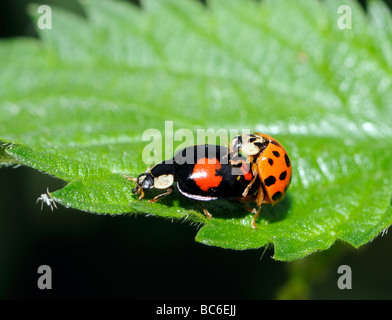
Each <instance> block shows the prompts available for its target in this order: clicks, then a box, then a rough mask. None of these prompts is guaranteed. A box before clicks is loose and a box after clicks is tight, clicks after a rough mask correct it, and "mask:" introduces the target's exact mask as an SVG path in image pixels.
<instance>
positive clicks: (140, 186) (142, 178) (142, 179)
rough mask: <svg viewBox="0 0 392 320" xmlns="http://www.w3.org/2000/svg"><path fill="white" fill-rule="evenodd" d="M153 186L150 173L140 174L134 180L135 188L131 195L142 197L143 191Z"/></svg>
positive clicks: (152, 178)
mask: <svg viewBox="0 0 392 320" xmlns="http://www.w3.org/2000/svg"><path fill="white" fill-rule="evenodd" d="M153 186H154V177H153V176H152V174H151V173H142V174H140V175H139V176H138V177H137V179H136V187H135V188H134V189H133V190H132V192H133V193H135V194H138V195H142V194H143V190H148V189H150V188H152V187H153Z"/></svg>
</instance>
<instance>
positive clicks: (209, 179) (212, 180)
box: [192, 158, 222, 192]
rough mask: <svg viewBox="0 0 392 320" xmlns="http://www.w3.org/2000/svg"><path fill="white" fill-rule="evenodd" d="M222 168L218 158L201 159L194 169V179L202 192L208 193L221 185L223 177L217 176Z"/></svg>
mask: <svg viewBox="0 0 392 320" xmlns="http://www.w3.org/2000/svg"><path fill="white" fill-rule="evenodd" d="M220 168H222V165H221V164H220V162H219V161H218V159H217V158H212V159H207V158H201V159H199V160H198V161H197V163H196V164H195V167H194V168H193V173H192V179H193V180H194V181H195V183H196V185H197V186H198V187H199V188H200V189H201V190H203V191H205V192H207V191H208V190H209V189H211V188H216V187H218V186H219V185H220V183H221V181H222V177H221V176H218V175H217V174H216V171H217V170H219V169H220Z"/></svg>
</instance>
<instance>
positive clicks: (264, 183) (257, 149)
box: [230, 132, 292, 228]
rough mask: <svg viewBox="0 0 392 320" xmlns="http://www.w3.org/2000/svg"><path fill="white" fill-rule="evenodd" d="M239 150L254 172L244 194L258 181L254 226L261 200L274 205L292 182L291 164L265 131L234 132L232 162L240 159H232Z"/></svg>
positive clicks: (235, 162)
mask: <svg viewBox="0 0 392 320" xmlns="http://www.w3.org/2000/svg"><path fill="white" fill-rule="evenodd" d="M238 153H241V154H243V155H244V156H246V157H247V160H248V161H249V162H250V163H251V167H252V175H253V179H252V181H251V182H250V183H249V185H248V188H247V189H246V190H245V191H244V194H243V197H246V196H247V191H248V190H249V189H250V187H252V186H253V184H254V183H255V181H256V180H259V181H260V186H259V190H258V193H257V194H256V204H257V206H258V207H259V209H258V211H257V212H256V214H255V216H254V218H253V221H252V226H253V228H256V223H255V219H256V218H257V217H258V215H259V212H260V206H261V204H263V203H265V204H271V205H273V206H274V205H275V204H277V203H278V202H279V201H281V200H283V198H284V197H285V195H286V192H287V189H288V188H289V186H290V183H291V175H292V165H291V161H290V158H289V156H288V154H287V152H286V150H285V149H284V148H283V146H282V145H281V144H280V143H279V142H278V141H277V140H276V139H274V138H272V137H271V136H269V135H267V134H262V133H258V132H256V133H252V134H244V135H239V136H236V137H235V138H234V139H233V140H232V142H231V145H230V154H231V157H230V158H231V160H230V161H231V162H230V163H231V165H238V164H239V163H241V162H242V160H233V159H235V158H236V156H237V155H238ZM257 178H258V179H257Z"/></svg>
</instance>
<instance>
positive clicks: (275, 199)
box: [272, 191, 282, 201]
mask: <svg viewBox="0 0 392 320" xmlns="http://www.w3.org/2000/svg"><path fill="white" fill-rule="evenodd" d="M281 197H282V192H280V191H278V192H275V193H274V194H273V195H272V200H274V201H277V200H279V199H280V198H281Z"/></svg>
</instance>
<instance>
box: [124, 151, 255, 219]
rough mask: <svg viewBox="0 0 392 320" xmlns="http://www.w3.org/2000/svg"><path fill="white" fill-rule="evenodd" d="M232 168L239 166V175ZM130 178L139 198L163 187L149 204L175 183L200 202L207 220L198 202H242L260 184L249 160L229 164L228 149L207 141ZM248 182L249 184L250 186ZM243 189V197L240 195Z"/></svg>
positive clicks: (208, 214)
mask: <svg viewBox="0 0 392 320" xmlns="http://www.w3.org/2000/svg"><path fill="white" fill-rule="evenodd" d="M235 167H237V168H238V169H240V171H241V172H240V174H237V173H239V171H237V172H235V171H234V170H233V169H234V168H235ZM130 179H131V180H133V181H134V182H135V183H136V187H135V188H134V189H133V190H132V192H133V193H134V194H136V195H138V196H139V198H138V199H139V200H141V199H142V198H143V197H144V193H145V191H146V190H149V189H152V188H155V189H162V190H166V191H165V192H164V193H161V194H159V195H157V196H156V197H154V198H153V199H151V200H149V202H150V203H154V202H155V201H157V200H158V199H160V198H162V197H164V196H166V195H168V194H170V193H172V192H173V191H174V183H176V185H177V189H178V191H179V192H180V193H181V194H182V195H184V196H185V197H187V198H190V199H193V200H196V201H198V202H199V204H200V205H201V207H202V209H203V213H204V214H205V216H206V217H207V218H209V219H211V217H212V215H211V213H209V212H208V211H207V209H206V208H205V206H204V205H203V204H202V203H201V202H200V201H211V200H217V199H230V200H238V201H240V202H244V199H245V198H246V197H252V196H253V194H255V193H256V192H258V188H259V184H260V183H259V182H258V180H257V181H254V177H253V174H252V172H251V170H250V164H249V163H246V162H241V163H239V164H235V165H231V164H230V159H229V148H227V147H223V146H217V145H210V144H206V145H194V146H190V147H187V148H184V149H182V150H181V151H179V152H178V153H177V154H176V155H175V156H174V157H173V158H172V159H169V160H165V161H163V162H161V163H158V164H156V165H155V166H153V167H150V168H148V169H147V171H146V172H144V173H142V174H140V175H139V176H138V177H137V178H136V179H135V178H130ZM251 181H253V183H252V186H249V183H250V182H251ZM245 190H246V193H247V196H246V197H244V196H243V193H244V192H245Z"/></svg>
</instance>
